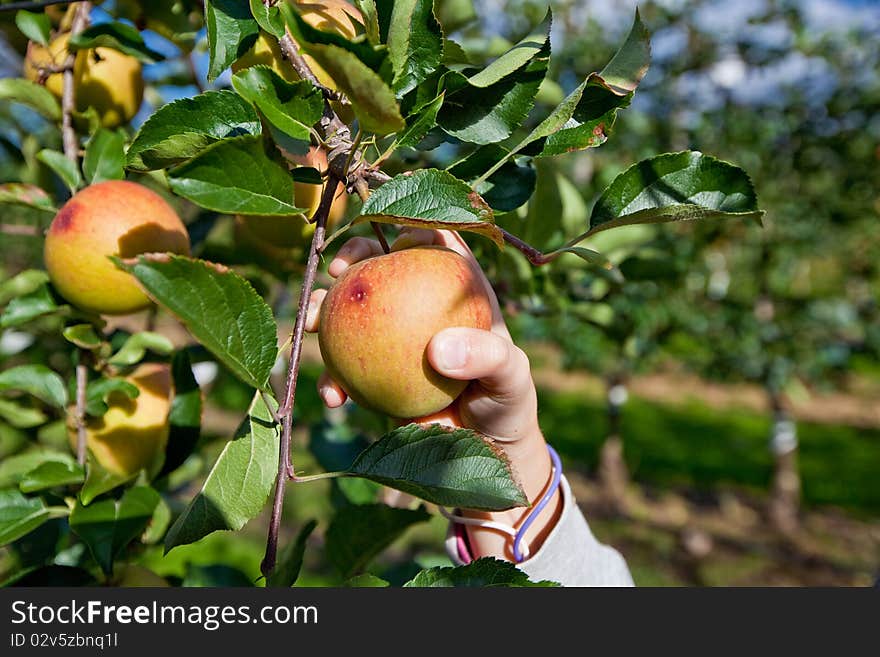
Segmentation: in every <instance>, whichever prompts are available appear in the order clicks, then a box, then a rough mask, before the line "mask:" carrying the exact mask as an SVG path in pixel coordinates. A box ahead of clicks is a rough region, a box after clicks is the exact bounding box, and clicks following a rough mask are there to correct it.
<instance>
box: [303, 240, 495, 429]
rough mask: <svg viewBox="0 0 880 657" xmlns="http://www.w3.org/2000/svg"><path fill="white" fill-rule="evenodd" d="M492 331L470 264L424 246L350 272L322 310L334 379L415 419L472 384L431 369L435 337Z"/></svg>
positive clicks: (357, 395) (365, 399) (322, 333)
mask: <svg viewBox="0 0 880 657" xmlns="http://www.w3.org/2000/svg"><path fill="white" fill-rule="evenodd" d="M491 325H492V308H491V305H490V303H489V299H488V297H487V296H486V291H485V288H484V287H483V285H482V282H481V280H480V278H479V275H478V273H477V272H475V271H474V269H473V268H472V267H471V265H470V263H469V262H468V261H467V260H466V259H465V258H464V257H462V256H461V255H459V254H458V253H456V252H455V251H452V250H451V249H447V248H445V247H439V246H419V247H415V248H411V249H405V250H403V251H396V252H393V253H389V254H386V255H381V256H377V257H374V258H369V259H367V260H363V261H361V262H359V263H357V264H355V265H352V266H351V267H349V268H348V269H347V270H345V272H344V273H343V274H342V275H341V276H340V277H339V278H338V279H337V280H336V282H335V283H334V284H333V285H332V286H331V287H330V289H329V290H328V292H327V296H326V298H325V299H324V301H323V303H322V305H321V317H320V326H319V329H318V340H319V344H320V347H321V355H322V356H323V358H324V363H325V365H326V367H327V371H328V373H329V374H330V376H331V377H332V378H333V379H334V380H335V381H336V382H337V383H338V384H339V385H340V386H341V387H342V389H343V390H345V392H346V393H347V394H348V396H349V397H351V398H352V399H353V400H354V401H355V402H357V403H358V404H360V405H362V406H364V407H367V408H372V409H373V410H376V411H380V412H382V413H385V414H386V415H389V416H391V417H395V418H415V417H422V416H426V415H431V414H432V413H437V412H438V411H440V410H442V409H444V408H446V407H447V406H449V404H451V403H452V402H453V400H455V398H456V397H458V396H459V395H460V394H461V393H462V391H463V390H464V389H465V387H466V386H467V385H468V382H467V381H456V380H453V379H450V378H447V377H444V376H441V375H440V374H438V373H437V372H436V371H435V370H434V369H433V368H432V367H431V365H430V364H429V363H428V360H427V357H426V355H425V350H426V348H427V346H428V343H429V342H430V340H431V338H432V337H433V336H434V334H435V333H437V332H438V331H441V330H443V329H446V328H451V327H468V328H479V329H483V330H488V329H489V328H490V327H491Z"/></svg>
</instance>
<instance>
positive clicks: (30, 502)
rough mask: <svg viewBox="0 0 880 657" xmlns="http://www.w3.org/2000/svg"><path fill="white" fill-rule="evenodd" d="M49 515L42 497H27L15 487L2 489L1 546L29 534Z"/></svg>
mask: <svg viewBox="0 0 880 657" xmlns="http://www.w3.org/2000/svg"><path fill="white" fill-rule="evenodd" d="M49 517H50V512H49V509H48V508H46V505H45V504H43V500H41V499H40V498H38V497H25V496H24V495H22V494H21V493H20V492H19V491H17V490H15V489H10V490H0V547H2V546H4V545H8V544H9V543H12V541H15V540H18V539H19V538H21V537H22V536H24V535H26V534H29V533H30V532H32V531H33V530H35V529H36V528H37V527H39V526H40V525H42V524H43V523H44V522H46V521H47V520H48V519H49Z"/></svg>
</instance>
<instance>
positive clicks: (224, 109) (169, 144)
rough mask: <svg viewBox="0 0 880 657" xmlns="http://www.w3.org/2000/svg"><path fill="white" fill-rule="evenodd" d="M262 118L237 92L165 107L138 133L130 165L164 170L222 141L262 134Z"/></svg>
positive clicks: (215, 93) (208, 95)
mask: <svg viewBox="0 0 880 657" xmlns="http://www.w3.org/2000/svg"><path fill="white" fill-rule="evenodd" d="M261 132H262V126H261V124H260V117H259V116H257V113H256V111H255V110H254V108H253V107H252V106H251V105H250V103H248V102H247V101H246V100H244V99H243V98H242V97H241V96H239V95H238V94H237V93H235V92H234V91H230V90H226V89H225V90H222V91H206V92H205V93H203V94H199V95H198V96H195V97H193V98H181V99H180V100H176V101H174V102H172V103H168V104H167V105H163V106H162V107H160V108H159V109H158V110H156V112H154V113H153V115H152V116H150V118H149V119H147V121H146V122H145V123H144V124H143V125H142V126H141V128H140V130H138V133H137V135H136V136H135V138H134V141H133V142H132V144H131V146H129V148H128V153H127V160H128V166H129V168H132V169H137V170H139V171H149V170H153V169H163V168H165V167H168V166H171V165H173V164H179V163H180V162H183V161H185V160H188V159H190V158H191V157H194V156H195V155H197V154H198V153H200V152H201V151H202V150H204V149H205V148H206V147H207V146H209V145H211V144H213V143H214V142H216V141H220V140H222V139H229V138H231V137H238V136H241V135H259V134H260V133H261Z"/></svg>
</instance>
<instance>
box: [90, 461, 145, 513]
mask: <svg viewBox="0 0 880 657" xmlns="http://www.w3.org/2000/svg"><path fill="white" fill-rule="evenodd" d="M138 474H139V473H137V472H136V473H134V474H131V475H118V474H114V473H113V472H110V471H108V470H105V469H104V468H103V467H102V466H101V464H100V463H98V461H97V460H96V459H95V458H93V457H92V456H91V454H90V455H89V460H88V463H87V464H86V481H85V483H84V484H83V487H82V488H81V489H80V491H79V500H80V502H82V504H84V505H89V504H91V503H92V501H93V500H94V499H95V498H97V497H98V496H99V495H103V494H104V493H108V492H110V491H111V490H113V489H114V488H118V487H119V486H122V485H123V484H127V483H128V482H130V481H133V480H134V479H136V478H137V477H138Z"/></svg>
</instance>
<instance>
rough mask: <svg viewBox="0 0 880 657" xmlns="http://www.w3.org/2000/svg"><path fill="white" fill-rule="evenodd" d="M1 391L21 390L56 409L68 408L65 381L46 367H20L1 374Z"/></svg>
mask: <svg viewBox="0 0 880 657" xmlns="http://www.w3.org/2000/svg"><path fill="white" fill-rule="evenodd" d="M0 390H21V391H23V392H27V393H29V394H31V395H33V396H34V397H36V398H37V399H40V400H42V401H44V402H46V403H47V404H50V405H52V406H55V407H56V408H64V407H65V406H67V389H66V388H65V387H64V381H62V380H61V377H60V376H58V375H57V374H56V373H55V372H53V371H52V370H50V369H49V368H48V367H46V366H45V365H19V366H18V367H13V368H10V369H8V370H6V371H4V372H0Z"/></svg>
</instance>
